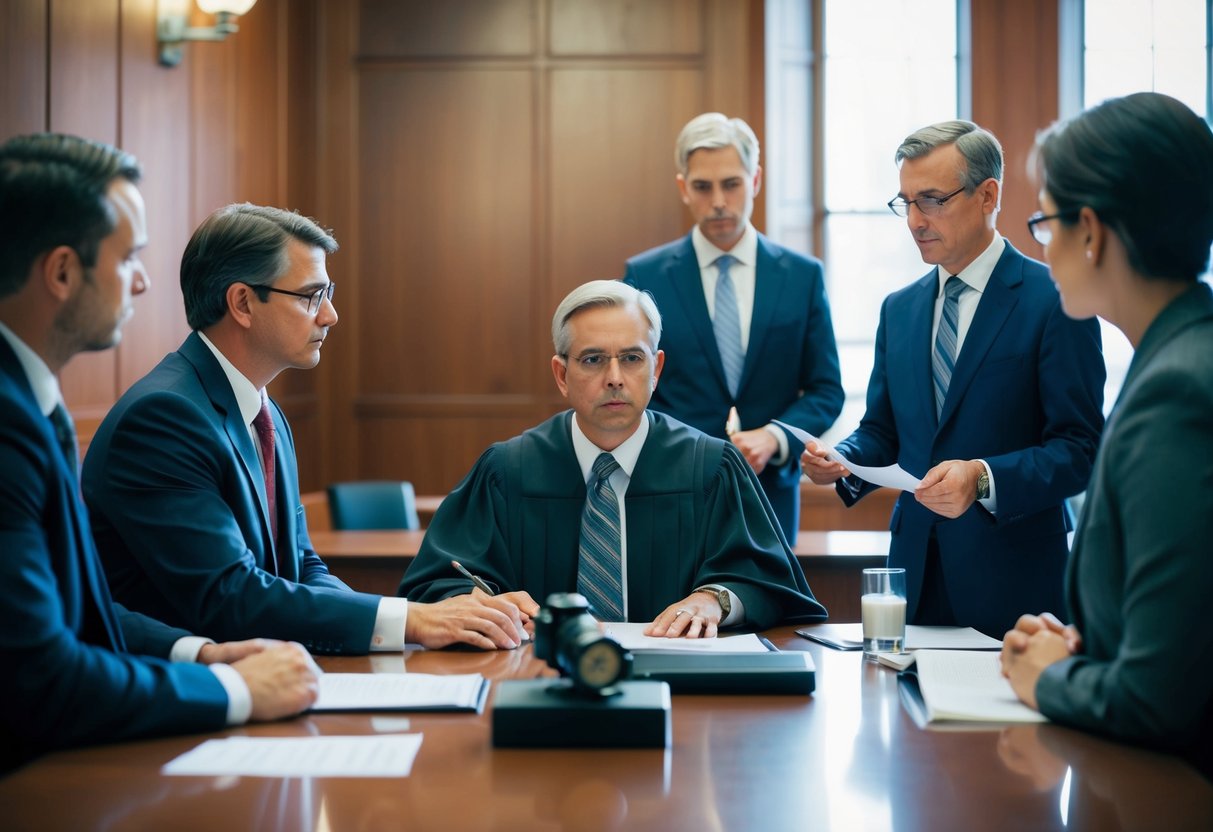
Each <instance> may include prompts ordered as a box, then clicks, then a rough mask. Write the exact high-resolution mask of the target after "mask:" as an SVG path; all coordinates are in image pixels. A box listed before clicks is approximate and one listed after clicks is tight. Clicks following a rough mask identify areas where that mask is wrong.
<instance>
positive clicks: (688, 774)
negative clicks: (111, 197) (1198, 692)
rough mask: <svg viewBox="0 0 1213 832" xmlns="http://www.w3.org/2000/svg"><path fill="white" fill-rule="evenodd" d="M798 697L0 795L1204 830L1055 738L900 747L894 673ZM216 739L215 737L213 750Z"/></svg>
mask: <svg viewBox="0 0 1213 832" xmlns="http://www.w3.org/2000/svg"><path fill="white" fill-rule="evenodd" d="M769 635H770V636H771V638H772V640H773V641H774V642H775V643H776V644H777V645H779V646H780V647H783V648H785V649H794V650H809V651H810V652H811V653H813V657H814V660H815V661H816V663H817V692H816V693H815V694H814V695H813V696H811V697H809V696H693V695H679V696H675V697H674V698H673V712H672V713H673V745H672V747H671V748H669V749H667V750H664V751H663V750H533V751H532V750H495V749H493V747H492V745H491V742H490V721H489V709H491V707H492V699H493V694H490V699H489V706H488V708H486V710H485V713H484V714H482V715H479V716H477V715H472V714H411V715H375V716H372V715H365V714H346V715H336V714H325V715H314V716H306V717H302V718H299V719H294V720H290V721H287V722H282V723H276V724H272V725H259V726H252V727H248V728H244V729H239V730H233V731H230V732H227V734H228V735H232V734H241V735H253V736H313V735H321V734H323V735H343V734H368V733H372V732H378V731H383V732H387V731H401V730H408V731H415V732H420V733H422V734H423V735H424V740H423V742H422V745H421V750H420V753H419V754H418V756H417V760H416V763H415V765H414V767H413V772H412V774H411V775H410V776H409V777H407V778H383V779H372V778H367V779H356V778H292V779H275V778H257V777H165V776H163V775H161V774H160V767H161V766H163V765H164V764H165V763H167V762H168V761H170V760H172V759H173V758H174V757H176V756H177V755H178V754H181V753H182V752H184V751H187V750H189V749H190V748H193V747H194V746H195V745H197V744H198V743H199V742H200V741H201V740H203V739H205V738H206V737H204V736H191V737H176V738H170V739H162V740H152V741H146V742H134V743H125V744H120V745H111V746H102V747H96V748H91V749H83V750H78V751H70V752H61V753H57V754H52V755H49V756H46V757H44V758H42V759H41V760H39V761H37V762H35V763H34V764H32V765H30V766H27V767H26V768H24V769H22V770H20V771H18V772H16V773H15V774H13V775H10V776H9V777H7V778H5V779H3V780H0V828H3V829H6V830H24V829H31V830H34V829H36V830H47V829H71V830H85V829H115V830H143V829H146V830H169V829H171V830H195V829H197V830H224V832H234V831H235V830H244V829H256V830H267V829H282V830H389V829H409V830H429V829H434V830H443V832H461V831H462V830H526V832H543V831H544V830H558V829H584V830H603V829H628V830H650V829H652V830H672V829H694V830H736V829H740V830H763V832H766V831H767V830H785V829H787V830H791V829H838V830H860V829H899V830H940V829H977V830H988V829H1016V830H1019V829H1100V830H1104V829H1109V830H1115V829H1167V830H1175V829H1205V830H1208V829H1213V787H1211V786H1210V784H1209V783H1208V782H1207V781H1205V780H1203V779H1201V778H1200V777H1199V776H1198V775H1197V774H1196V773H1195V772H1194V771H1193V770H1191V769H1189V768H1188V767H1187V766H1185V765H1184V764H1182V763H1181V762H1179V761H1178V760H1176V759H1174V758H1171V757H1167V756H1164V755H1159V754H1155V753H1152V752H1148V751H1143V750H1139V749H1135V748H1131V747H1128V746H1124V745H1119V744H1115V743H1111V742H1108V741H1105V740H1101V739H1098V738H1095V737H1091V736H1086V735H1084V734H1081V733H1079V732H1076V731H1072V730H1070V729H1067V728H1062V727H1059V726H1054V725H1039V726H1038V725H1022V726H1011V727H995V728H983V729H980V730H972V729H967V730H929V731H924V730H922V729H920V728H918V727H917V726H916V725H915V724H914V722H913V721H912V720H911V719H910V717H909V716H908V715H907V713H906V712H905V711H904V709H903V707H902V705H901V703H900V700H899V694H898V684H897V678H896V674H895V673H893V672H892V671H890V670H888V669H885V668H883V667H880V666H877V665H874V664H871V663H866V662H864V661H863V659H862V656H861V655H860V654H858V653H840V652H835V651H832V650H828V649H825V648H821V647H819V646H817V645H816V644H813V643H810V642H808V641H805V640H804V639H801V638H799V637H797V636H796V635H794V633H793V632H792V629H791V628H786V627H785V628H780V629H777V630H774V631H772V632H771V633H770V634H769ZM321 664H322V666H324V667H325V668H326V669H328V670H330V671H337V670H340V671H359V672H362V671H370V670H372V669H375V670H377V671H382V672H393V671H397V672H398V671H401V670H403V669H407V670H410V671H415V672H435V673H464V672H480V673H483V674H485V675H486V676H488V677H490V678H492V679H502V678H509V677H516V678H521V677H533V676H536V675H538V674H539V673H540V672H541V670H542V669H543V666H542V665H541V664H540V663H539V662H537V661H536V660H534V659H533V658H532V657H531V655H530V648H529V647H527V648H522V649H520V650H517V651H513V652H505V653H471V652H452V651H438V652H417V653H411V654H406V655H405V656H404V657H403V658H402V657H401V656H400V655H398V654H397V655H382V656H379V657H376V658H374V659H370V658H365V657H359V658H325V659H322V660H321ZM217 736H222V734H221V735H217Z"/></svg>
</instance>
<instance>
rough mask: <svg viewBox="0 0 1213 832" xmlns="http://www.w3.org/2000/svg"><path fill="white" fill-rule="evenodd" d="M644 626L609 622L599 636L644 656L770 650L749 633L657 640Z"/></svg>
mask: <svg viewBox="0 0 1213 832" xmlns="http://www.w3.org/2000/svg"><path fill="white" fill-rule="evenodd" d="M648 626H649V625H648V624H644V623H640V622H619V621H612V622H610V623H605V624H603V625H602V632H603V635H608V636H610V637H611V638H613V639H615V640H616V641H617V642H619V643H620V644H622V645H623V646H624V647H625V648H627V649H628V650H643V651H646V652H649V651H656V650H660V651H663V652H667V653H668V652H679V653H682V652H689V653H769V652H771V648H770V647H768V646H767V644H766V642H764V641H762V640H761V639H760V638H758V636H756V635H754V634H753V633H736V634H733V635H721V636H717V637H716V638H661V637H657V636H646V635H645V634H644V630H645V628H646V627H648Z"/></svg>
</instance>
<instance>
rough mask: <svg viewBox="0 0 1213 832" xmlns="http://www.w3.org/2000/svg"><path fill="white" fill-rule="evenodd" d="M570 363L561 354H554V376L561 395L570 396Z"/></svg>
mask: <svg viewBox="0 0 1213 832" xmlns="http://www.w3.org/2000/svg"><path fill="white" fill-rule="evenodd" d="M568 375H569V364H568V362H567V361H565V360H564V359H563V358H561V357H560V356H559V355H553V356H552V376H553V377H555V379H556V387H557V389H558V390H560V395H562V396H564V397H565V398H566V399H567V398H568V397H569V380H568Z"/></svg>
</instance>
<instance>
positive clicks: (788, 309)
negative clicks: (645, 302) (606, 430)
mask: <svg viewBox="0 0 1213 832" xmlns="http://www.w3.org/2000/svg"><path fill="white" fill-rule="evenodd" d="M624 282H626V283H629V284H631V285H632V286H635V287H636V288H637V289H641V290H643V291H646V292H648V293H649V294H651V295H652V296H653V299H654V300H656V302H657V309H658V311H660V312H661V321H662V331H661V344H660V345H659V346H660V348H661V349H662V350H664V351H665V354H666V357H665V368H664V369H663V370H662V373H661V380H660V382H659V383H658V385H657V390H656V391H655V392H654V393H653V400H652V402H651V403H650V404H649V407H651V408H652V409H653V410H659V411H662V412H664V413H668V414H670V415H671V416H673V417H674V418H675V419H678V420H679V421H682V422H685V423H686V424H688V425H691V426H692V427H695V428H698V429H699V430H701V431H703V432H704V433H706V434H708V435H709V436H715V437H718V438H725V430H724V428H725V420H726V418H727V417H728V414H729V408H730V407H732V406H734V405H735V406H736V407H737V412H738V414H739V415H740V416H741V421H742V427H743V428H745V429H747V430H748V429H752V428H758V427H762V426H763V425H766V424H769V423H770V422H771V420H772V419H778V420H780V421H781V422H787V423H788V424H790V425H795V426H796V427H799V428H801V429H803V430H807V431H809V432H810V433H812V434H815V435H818V436H820V435H821V434H822V433H824V432H825V431H826V429H827V428H829V427H830V425H832V424H833V423H834V420H835V419H836V418H838V414H839V413H840V412H841V410H842V402H843V398H844V395H843V390H842V384H841V382H840V380H839V371H838V348H837V346H836V345H835V343H834V325H833V323H831V321H830V305H829V302H828V301H827V300H826V292H825V277H824V275H823V272H822V268H821V263H819V262H818V261H816V260H814V259H812V258H809V257H805V256H804V255H802V254H797V253H796V252H793V251H789V250H787V249H785V248H782V247H780V246H778V245H776V244H775V243H772V242H771V241H770V240H768V239H767V238H766V237H763V236H762V235H761V234H759V235H758V254H757V261H756V263H755V283H754V311H753V314H752V315H751V318H750V339H749V344H748V346H747V348H746V356H745V366H744V367H743V368H742V372H741V382H740V384H739V386H738V391H737V397H736V398H733V397H732V396H731V395H730V394H729V389H728V385H727V383H726V382H725V375H724V366H723V365H722V364H721V361H720V351H719V350H718V349H717V347H716V335H715V331H714V330H713V328H712V319H711V318H710V317H709V316H708V305H707V301H706V300H705V299H704V296H703V280H702V277H701V275H700V268H699V261H698V259H697V258H696V256H695V248H694V246H693V245H692V243H691V235H690V234H688V235H687V236H685V237H683V238H681V239H679V240H675V241H674V242H672V243H668V244H666V245H664V246H660V247H658V248H655V249H652V250H650V251H646V252H645V253H644V254H639V255H637V256H635V257H633V258H631V259H630V260H628V263H627V273H626V275H625V276H624ZM785 433H786V432H785ZM787 437H788V458H787V460H786V461H785V462H784V464H783V465H774V464H770V465H768V466H767V467H766V469H765V470H763V472H762V473H761V474H759V476H758V481H759V482H760V483H761V484H762V489H763V492H764V493H765V494H766V496H767V499H768V500H769V501H770V503H771V508H773V509H774V510H775V515H776V517H777V518H778V519H779V525H780V527H781V528H782V529H783V533H784V535H785V536H786V537H787V538H788V541H789V543H794V542H795V540H796V530H797V529H798V528H799V526H800V452H801V450H802V449H803V446H802V445H801V444H800V442H799V441H798V440H797V439H796V438H795V437H793V436H792V435H791V434H787Z"/></svg>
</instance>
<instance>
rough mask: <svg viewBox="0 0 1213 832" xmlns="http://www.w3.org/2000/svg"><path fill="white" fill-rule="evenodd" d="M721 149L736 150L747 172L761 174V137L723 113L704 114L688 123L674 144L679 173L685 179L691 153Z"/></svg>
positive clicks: (744, 124) (736, 119)
mask: <svg viewBox="0 0 1213 832" xmlns="http://www.w3.org/2000/svg"><path fill="white" fill-rule="evenodd" d="M722 147H731V148H733V149H734V150H736V151H737V155H738V156H739V157H740V158H741V165H742V167H744V168H745V170H746V173H748V174H749V175H751V176H753V175H754V174H755V173H756V172H757V171H758V155H759V148H758V137H757V136H755V135H754V131H753V130H751V129H750V125H748V124H746V123H745V122H744V121H742V120H741V119H739V118H728V117H727V116H725V115H724V114H723V113H704V114H703V115H700V116H695V118H693V119H691V120H690V121H688V122H687V124H686V126H685V127H683V128H682V132H681V133H679V134H678V141H677V142H675V144H674V164H675V166H676V167H677V168H678V172H679V173H681V174H682V175H683V176H686V174H687V166H688V160H689V159H690V158H691V154H692V153H694V152H695V151H696V150H704V149H707V150H719V149H720V148H722Z"/></svg>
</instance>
